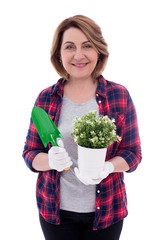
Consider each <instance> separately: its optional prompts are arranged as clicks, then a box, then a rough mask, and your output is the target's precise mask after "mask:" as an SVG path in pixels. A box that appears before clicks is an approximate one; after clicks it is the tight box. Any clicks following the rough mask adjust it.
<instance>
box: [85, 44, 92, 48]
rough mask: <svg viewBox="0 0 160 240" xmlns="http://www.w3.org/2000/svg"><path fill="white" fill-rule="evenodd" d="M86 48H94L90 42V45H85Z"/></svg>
mask: <svg viewBox="0 0 160 240" xmlns="http://www.w3.org/2000/svg"><path fill="white" fill-rule="evenodd" d="M84 48H92V46H91V45H89V44H88V45H85V46H84Z"/></svg>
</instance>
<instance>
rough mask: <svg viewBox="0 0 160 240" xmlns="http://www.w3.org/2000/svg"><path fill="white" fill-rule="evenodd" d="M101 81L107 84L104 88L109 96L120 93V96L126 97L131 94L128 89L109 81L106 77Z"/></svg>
mask: <svg viewBox="0 0 160 240" xmlns="http://www.w3.org/2000/svg"><path fill="white" fill-rule="evenodd" d="M100 81H102V82H103V83H105V84H104V85H103V86H105V91H106V93H108V94H113V93H115V94H118V93H119V94H124V95H126V97H127V96H128V94H129V92H128V89H127V88H126V87H125V86H124V85H122V84H120V83H117V82H113V81H110V80H107V79H105V78H104V77H102V78H101V79H100Z"/></svg>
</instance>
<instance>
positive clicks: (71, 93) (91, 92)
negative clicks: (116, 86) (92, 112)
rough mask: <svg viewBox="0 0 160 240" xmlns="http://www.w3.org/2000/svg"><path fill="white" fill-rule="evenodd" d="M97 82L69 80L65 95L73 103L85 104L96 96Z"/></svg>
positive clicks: (65, 87) (65, 86)
mask: <svg viewBox="0 0 160 240" xmlns="http://www.w3.org/2000/svg"><path fill="white" fill-rule="evenodd" d="M96 89H97V81H93V80H92V79H88V80H78V79H77V80H72V79H71V80H69V81H66V83H65V85H64V94H65V95H66V96H67V97H68V98H69V99H70V100H72V101H73V102H77V103H83V102H86V101H88V100H90V99H92V98H93V97H94V96H95V92H96Z"/></svg>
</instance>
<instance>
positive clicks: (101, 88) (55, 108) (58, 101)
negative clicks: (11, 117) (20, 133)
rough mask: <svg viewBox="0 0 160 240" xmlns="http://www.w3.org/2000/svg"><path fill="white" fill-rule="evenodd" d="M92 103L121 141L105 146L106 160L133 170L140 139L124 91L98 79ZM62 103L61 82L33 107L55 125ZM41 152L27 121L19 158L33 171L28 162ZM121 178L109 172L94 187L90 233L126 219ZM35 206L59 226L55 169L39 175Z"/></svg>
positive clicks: (132, 112) (137, 160) (121, 87)
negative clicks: (118, 158) (109, 120)
mask: <svg viewBox="0 0 160 240" xmlns="http://www.w3.org/2000/svg"><path fill="white" fill-rule="evenodd" d="M98 80H99V84H98V87H97V90H96V100H97V103H98V106H99V113H100V114H102V115H108V117H109V118H114V119H115V124H116V127H117V134H118V135H119V136H120V137H121V138H122V140H121V141H120V142H115V143H113V144H112V145H110V146H109V147H108V150H107V156H106V161H107V160H109V159H111V158H113V157H115V156H121V157H122V158H124V159H125V160H126V162H127V163H128V165H129V167H130V169H129V171H128V172H132V171H134V170H135V169H136V168H137V166H138V164H139V163H140V161H141V147H140V138H139V132H138V125H137V116H136V111H135V107H134V104H133V102H132V99H131V97H130V95H129V93H128V91H127V89H126V88H125V87H123V86H121V85H119V84H116V83H113V82H110V81H107V80H105V79H104V78H103V76H100V77H99V79H98ZM62 103H63V79H60V80H59V81H58V82H57V83H56V84H55V85H53V86H51V87H49V88H47V89H45V90H43V91H42V92H41V93H40V94H39V96H38V98H37V100H36V103H35V105H36V106H39V107H41V108H43V109H44V110H45V111H46V112H47V113H48V114H49V116H50V117H51V118H52V120H53V121H54V122H55V124H56V125H57V126H58V121H59V116H60V110H61V106H62ZM50 147H51V145H50V144H49V145H48V146H47V148H46V149H45V148H44V146H43V144H42V142H41V139H40V137H39V135H38V133H37V131H36V128H35V125H34V124H33V121H32V119H31V122H30V127H29V130H28V135H27V138H26V142H25V146H24V151H23V157H24V159H25V162H26V164H27V166H28V167H29V168H30V169H31V170H32V171H34V172H36V171H35V170H34V169H33V168H32V161H33V159H34V157H35V156H36V155H37V154H38V153H40V152H46V153H47V152H48V149H49V148H50ZM123 179H124V175H123V172H121V173H112V174H110V175H109V176H108V177H107V178H105V179H104V180H102V181H101V183H100V184H98V185H97V186H96V206H95V219H94V225H93V230H97V229H103V228H106V227H108V226H110V225H112V224H113V223H116V222H118V221H120V220H122V219H123V218H124V217H126V216H127V214H128V211H127V198H126V190H125V184H124V181H123ZM36 197H37V205H38V209H39V211H40V213H41V215H42V216H43V217H44V219H45V220H46V221H47V222H49V223H52V224H56V225H58V224H60V173H59V172H58V171H56V170H50V171H44V172H43V171H42V172H39V175H38V180H37V186H36Z"/></svg>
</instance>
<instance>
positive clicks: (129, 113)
mask: <svg viewBox="0 0 160 240" xmlns="http://www.w3.org/2000/svg"><path fill="white" fill-rule="evenodd" d="M116 155H117V156H121V157H122V158H124V159H125V160H126V162H127V163H128V165H129V170H128V171H127V172H133V171H134V170H136V168H137V167H138V165H139V163H140V162H141V159H142V152H141V142H140V136H139V129H138V120H137V114H136V109H135V106H134V103H133V101H132V99H131V97H130V95H129V93H128V92H127V107H126V113H125V123H124V132H123V137H122V140H121V143H120V145H119V148H118V152H117V154H116Z"/></svg>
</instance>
